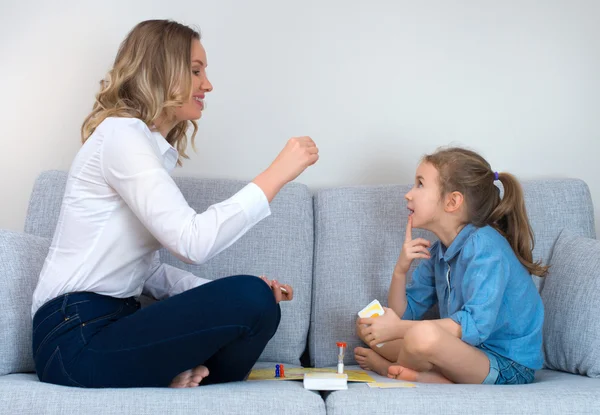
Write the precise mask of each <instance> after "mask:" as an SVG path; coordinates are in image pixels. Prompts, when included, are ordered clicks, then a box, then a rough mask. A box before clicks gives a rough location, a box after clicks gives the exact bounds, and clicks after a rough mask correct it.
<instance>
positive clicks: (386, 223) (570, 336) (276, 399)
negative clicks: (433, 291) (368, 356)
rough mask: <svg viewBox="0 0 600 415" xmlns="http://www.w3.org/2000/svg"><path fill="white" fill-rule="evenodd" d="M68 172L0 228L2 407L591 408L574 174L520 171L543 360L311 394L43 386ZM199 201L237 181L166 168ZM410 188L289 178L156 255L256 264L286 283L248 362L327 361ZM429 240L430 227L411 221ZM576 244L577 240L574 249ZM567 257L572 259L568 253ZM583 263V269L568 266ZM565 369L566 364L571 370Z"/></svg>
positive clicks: (588, 211)
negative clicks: (211, 238) (509, 380)
mask: <svg viewBox="0 0 600 415" xmlns="http://www.w3.org/2000/svg"><path fill="white" fill-rule="evenodd" d="M65 182H66V173H65V172H60V171H48V172H44V173H43V174H41V175H40V176H39V178H38V179H37V181H36V183H35V186H34V189H33V193H32V196H31V201H30V205H29V209H28V213H27V219H26V224H25V233H19V232H10V231H0V293H1V294H2V301H1V303H0V413H2V414H20V415H25V414H42V413H57V414H72V413H78V414H79V413H81V414H120V413H123V414H127V413H135V414H150V413H161V414H184V413H185V414H187V413H189V414H198V413H206V414H214V413H227V414H270V415H272V414H273V413H286V412H287V413H298V414H321V413H322V414H324V413H328V414H369V413H390V414H392V413H393V414H434V413H457V414H458V413H460V414H481V413H486V414H487V413H489V414H504V413H536V414H538V413H539V414H541V413H543V414H554V413H556V414H559V413H560V414H564V413H600V379H599V378H598V377H600V324H599V323H598V321H597V320H598V319H597V310H598V307H599V306H600V282H599V280H600V278H597V277H596V276H599V275H600V271H598V269H599V268H600V246H599V245H598V241H597V240H596V239H595V231H594V219H593V208H592V202H591V197H590V194H589V190H588V187H587V185H586V184H585V183H584V182H582V181H580V180H544V181H531V182H525V183H524V188H525V194H526V203H527V208H528V213H529V216H530V219H531V222H532V225H533V228H534V233H535V236H536V248H535V252H534V253H535V256H536V258H541V259H543V260H544V262H546V263H551V264H552V271H551V274H550V275H549V276H548V277H547V278H546V279H545V280H536V283H537V284H538V286H539V288H540V290H541V293H542V297H543V299H544V303H545V306H546V321H545V326H544V342H545V343H544V352H545V358H546V368H544V369H543V370H541V371H539V372H537V374H536V382H535V383H533V384H531V385H524V386H484V385H425V384H419V385H417V387H416V388H412V389H392V390H389V389H371V388H369V387H367V386H366V385H365V384H351V385H350V387H349V389H348V390H345V391H335V392H331V393H321V394H320V393H317V392H312V391H308V390H305V389H304V388H303V386H302V383H301V382H295V381H286V382H268V381H261V382H239V383H232V384H224V385H215V386H207V387H199V388H195V389H189V390H171V389H167V388H164V389H155V388H139V389H121V390H118V389H95V390H94V389H79V388H67V387H61V386H55V385H49V384H44V383H41V382H39V381H38V379H37V376H36V375H35V374H34V373H32V372H33V361H32V358H31V345H30V342H31V335H30V325H31V318H30V311H29V310H30V307H31V293H32V291H33V288H34V286H35V283H36V280H37V275H38V273H39V271H40V269H41V266H42V264H43V260H44V258H45V255H46V252H47V249H48V246H49V243H50V238H51V237H52V234H53V231H54V229H55V226H56V222H57V219H58V213H59V209H60V202H61V198H62V194H63V192H64V187H65ZM176 182H177V184H178V185H179V186H180V188H181V190H182V192H183V194H184V195H185V197H186V198H187V200H188V201H189V202H190V204H191V205H192V206H193V207H194V208H196V209H197V210H200V211H201V210H203V209H205V208H207V207H208V206H209V205H210V204H212V203H215V202H218V201H220V200H224V199H225V198H227V197H228V196H230V195H232V194H233V193H234V192H235V191H236V190H238V189H240V188H241V187H242V186H243V185H244V184H245V183H243V182H240V181H231V180H205V179H194V178H189V177H178V178H176ZM408 189H409V186H401V185H386V186H357V187H344V188H333V189H324V190H319V191H316V192H314V194H313V193H311V191H310V190H309V189H308V188H307V187H306V186H304V185H302V184H298V183H292V184H289V185H287V186H286V187H285V188H284V189H283V191H282V192H281V193H280V194H279V195H278V196H277V197H276V198H275V200H274V201H273V203H272V215H271V216H270V217H269V218H267V219H265V220H264V221H262V222H261V223H259V224H258V225H257V226H256V227H255V228H253V229H252V230H251V231H250V232H249V233H248V234H247V235H245V236H244V237H243V238H242V239H241V240H240V241H238V242H237V243H236V244H234V245H233V246H232V247H230V248H229V249H228V250H226V251H225V252H223V253H221V254H220V255H218V256H217V257H215V258H214V259H212V260H211V261H209V262H208V263H206V264H203V265H200V266H194V265H188V264H184V263H182V262H180V261H179V260H177V259H176V258H174V257H173V256H171V255H170V254H169V253H168V252H161V258H162V260H163V262H166V263H169V264H171V265H174V266H178V267H181V268H184V269H187V270H189V271H191V272H193V273H194V274H196V275H199V276H203V277H206V278H221V277H224V276H227V275H234V274H253V275H260V274H266V275H269V276H271V277H272V278H277V279H278V280H281V281H285V282H287V283H290V284H292V285H293V286H294V289H295V299H294V301H292V302H289V303H282V305H281V307H282V321H281V326H280V328H279V330H278V332H277V334H276V335H275V337H274V338H273V339H272V340H271V342H270V343H269V345H268V346H267V348H266V349H265V351H264V353H263V354H262V356H261V358H260V361H259V363H258V365H257V366H260V367H274V365H275V364H276V363H284V364H286V365H287V367H292V366H294V365H305V366H307V365H310V366H315V367H330V366H335V364H336V363H337V352H336V347H335V342H336V341H346V342H347V343H348V350H349V353H348V354H347V356H346V364H348V365H352V364H355V362H354V360H353V354H352V349H353V348H354V347H355V346H357V345H359V344H360V341H359V340H358V338H357V337H356V335H355V333H354V321H355V318H356V312H357V311H358V310H359V309H360V308H362V307H363V306H364V305H366V304H367V303H368V302H370V301H371V300H372V299H375V298H377V299H379V300H381V301H382V302H384V303H385V302H386V298H387V288H388V286H389V279H390V276H391V273H392V269H393V266H394V264H395V261H396V258H397V255H398V253H399V250H400V247H401V243H402V240H403V233H404V226H405V223H406V214H407V209H406V204H405V201H404V198H403V195H404V193H405V192H406V191H408ZM416 234H417V235H418V236H424V237H427V238H429V239H431V240H433V235H431V234H429V233H426V232H420V231H416ZM582 247H583V248H582ZM573 264H574V265H573ZM574 267H575V268H577V267H583V268H582V269H574ZM568 372H570V373H568Z"/></svg>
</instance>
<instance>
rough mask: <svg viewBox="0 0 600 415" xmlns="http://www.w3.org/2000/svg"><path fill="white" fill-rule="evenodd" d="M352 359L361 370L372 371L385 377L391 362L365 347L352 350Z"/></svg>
mask: <svg viewBox="0 0 600 415" xmlns="http://www.w3.org/2000/svg"><path fill="white" fill-rule="evenodd" d="M354 359H355V360H356V362H357V363H358V365H359V366H360V367H361V368H362V369H364V370H372V371H373V372H375V373H377V374H379V375H381V376H386V375H387V374H388V367H390V366H391V365H392V362H390V361H389V360H387V359H385V358H384V357H382V356H379V355H378V354H377V353H375V351H373V350H371V349H367V348H365V347H357V348H355V349H354Z"/></svg>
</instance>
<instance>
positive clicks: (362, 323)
mask: <svg viewBox="0 0 600 415" xmlns="http://www.w3.org/2000/svg"><path fill="white" fill-rule="evenodd" d="M383 309H384V310H385V313H384V314H383V315H382V316H379V317H369V318H359V319H358V320H357V321H356V329H357V330H358V331H359V334H358V336H359V337H360V338H361V339H362V340H363V341H364V342H365V343H367V344H368V345H369V346H370V347H374V346H375V345H377V344H379V343H385V342H388V341H390V340H396V339H399V338H400V337H401V336H400V335H399V332H400V331H401V328H402V320H401V319H400V317H398V314H396V313H395V312H394V310H392V309H391V308H387V307H383Z"/></svg>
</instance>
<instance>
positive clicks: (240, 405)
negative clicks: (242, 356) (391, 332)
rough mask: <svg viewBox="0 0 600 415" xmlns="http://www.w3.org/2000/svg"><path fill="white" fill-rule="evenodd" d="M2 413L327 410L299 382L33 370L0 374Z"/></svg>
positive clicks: (265, 414) (308, 413)
mask: <svg viewBox="0 0 600 415" xmlns="http://www.w3.org/2000/svg"><path fill="white" fill-rule="evenodd" d="M0 396H1V397H2V398H1V399H0V413H1V414H19V415H38V414H86V415H101V414H107V415H113V414H137V415H145V414H148V415H149V414H168V415H180V414H181V415H183V414H190V415H192V414H194V415H199V414H207V415H214V414H231V415H235V414H239V415H245V414H258V415H273V414H283V413H286V412H287V413H289V412H290V409H291V412H293V413H294V414H304V415H321V414H322V415H325V403H324V402H323V399H322V398H321V396H320V395H319V394H318V393H316V392H313V391H309V390H307V389H304V387H303V386H302V382H294V381H278V382H274V381H268V380H267V381H252V382H232V383H225V384H222V385H210V386H200V387H198V388H188V389H172V388H128V389H111V388H107V389H85V388H70V387H65V386H57V385H51V384H48V383H42V382H40V381H38V380H37V377H36V376H35V375H33V374H25V373H21V374H14V375H8V376H0Z"/></svg>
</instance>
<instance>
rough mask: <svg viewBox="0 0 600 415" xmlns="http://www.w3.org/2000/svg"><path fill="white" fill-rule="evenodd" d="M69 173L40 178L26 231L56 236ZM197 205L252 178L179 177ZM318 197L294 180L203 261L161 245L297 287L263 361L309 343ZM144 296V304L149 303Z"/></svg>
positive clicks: (226, 272) (215, 266)
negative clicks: (265, 213) (266, 212)
mask: <svg viewBox="0 0 600 415" xmlns="http://www.w3.org/2000/svg"><path fill="white" fill-rule="evenodd" d="M66 180H67V173H66V172H63V171H47V172H44V173H42V174H41V175H40V176H39V177H38V178H37V180H36V182H35V185H34V188H33V192H32V196H31V199H30V202H29V210H28V212H27V218H26V221H25V231H26V232H27V233H32V234H34V235H38V236H44V237H52V235H53V234H54V229H55V228H56V223H57V220H58V215H59V212H60V206H61V202H62V197H63V194H64V191H65V184H66ZM174 180H175V183H177V185H178V186H179V188H180V189H181V192H182V194H183V196H184V197H185V198H186V200H187V201H188V203H189V204H190V206H191V207H192V208H194V209H195V210H196V211H198V212H202V211H204V210H206V209H207V208H208V207H209V206H210V205H212V204H214V203H218V202H220V201H223V200H225V199H227V198H229V197H231V196H232V195H233V194H234V193H236V192H237V191H238V190H240V189H241V188H242V187H243V186H245V185H246V184H247V183H246V182H243V181H238V180H222V179H198V178H191V177H174ZM313 229H314V221H313V201H312V195H311V193H310V191H309V190H308V188H307V187H306V186H304V185H302V184H299V183H289V184H288V185H286V186H285V187H284V188H283V189H282V190H281V192H279V194H278V195H277V196H276V197H275V198H274V199H273V201H272V202H271V216H269V217H268V218H266V219H264V220H262V221H261V222H260V223H258V224H257V225H256V226H254V227H253V228H252V229H251V230H250V231H249V232H248V233H246V234H245V235H244V236H243V237H242V238H240V239H239V240H238V241H237V242H236V243H235V244H233V245H232V246H230V247H229V248H227V249H226V250H225V251H223V252H221V253H220V254H219V255H217V256H216V257H214V258H212V259H211V260H210V261H208V262H206V263H205V264H202V265H190V264H185V263H183V262H181V261H179V260H178V259H177V258H175V257H174V256H173V255H171V254H170V253H169V252H168V251H167V250H165V249H162V250H161V260H162V262H165V263H167V264H170V265H173V266H176V267H179V268H182V269H185V270H187V271H190V272H192V273H193V274H195V275H197V276H200V277H203V278H208V279H216V278H222V277H226V276H230V275H237V274H250V275H262V274H264V275H267V276H268V277H269V278H271V279H273V278H274V279H277V280H278V281H280V282H282V283H286V284H290V285H291V286H292V287H293V288H294V300H293V301H291V302H282V303H281V311H282V317H281V323H280V325H279V329H278V330H277V333H276V334H275V336H274V337H273V338H272V339H271V341H270V342H269V344H268V345H267V347H266V348H265V350H264V352H263V353H262V354H261V356H260V359H259V361H275V362H280V363H288V364H299V363H300V357H301V356H302V353H303V352H304V350H305V349H306V343H307V337H308V326H309V321H310V309H311V302H312V299H311V293H312V268H313V243H314V238H313ZM147 303H148V301H147V299H144V298H142V304H147Z"/></svg>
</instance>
